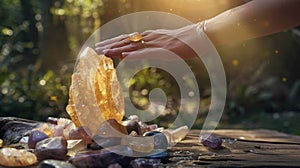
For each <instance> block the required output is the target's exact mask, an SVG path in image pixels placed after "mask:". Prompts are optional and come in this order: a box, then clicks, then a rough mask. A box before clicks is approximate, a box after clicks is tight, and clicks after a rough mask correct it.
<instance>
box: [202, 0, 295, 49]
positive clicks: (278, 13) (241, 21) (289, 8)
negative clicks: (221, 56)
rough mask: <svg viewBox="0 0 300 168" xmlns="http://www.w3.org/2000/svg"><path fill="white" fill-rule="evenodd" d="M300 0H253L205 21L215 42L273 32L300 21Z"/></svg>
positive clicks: (230, 41) (207, 29)
mask: <svg viewBox="0 0 300 168" xmlns="http://www.w3.org/2000/svg"><path fill="white" fill-rule="evenodd" d="M299 7H300V0H253V1H251V2H249V3H246V4H244V5H241V6H239V7H236V8H233V9H231V10H228V11H226V12H224V13H222V14H220V15H218V16H216V17H214V18H212V19H209V20H207V21H206V25H205V32H206V34H207V35H208V37H209V38H210V39H211V40H212V42H213V43H214V44H215V45H220V44H227V43H232V42H236V41H242V40H247V39H251V38H256V37H262V36H265V35H269V34H273V33H276V32H280V31H283V30H285V29H288V28H291V27H294V26H297V25H299V24H300V8H299Z"/></svg>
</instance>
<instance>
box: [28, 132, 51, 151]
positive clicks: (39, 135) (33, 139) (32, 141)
mask: <svg viewBox="0 0 300 168" xmlns="http://www.w3.org/2000/svg"><path fill="white" fill-rule="evenodd" d="M47 138H49V137H48V135H46V134H45V133H44V132H41V131H39V130H33V131H32V132H31V133H30V135H29V139H28V147H29V148H30V149H35V145H36V144H37V143H38V142H39V141H42V140H44V139H47Z"/></svg>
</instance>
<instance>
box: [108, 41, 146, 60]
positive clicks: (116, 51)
mask: <svg viewBox="0 0 300 168" xmlns="http://www.w3.org/2000/svg"><path fill="white" fill-rule="evenodd" d="M143 48H144V45H143V44H142V43H141V42H138V43H130V44H128V45H125V46H119V47H116V48H111V49H105V50H103V54H104V55H106V56H109V57H123V55H122V53H123V52H131V51H136V50H140V49H143Z"/></svg>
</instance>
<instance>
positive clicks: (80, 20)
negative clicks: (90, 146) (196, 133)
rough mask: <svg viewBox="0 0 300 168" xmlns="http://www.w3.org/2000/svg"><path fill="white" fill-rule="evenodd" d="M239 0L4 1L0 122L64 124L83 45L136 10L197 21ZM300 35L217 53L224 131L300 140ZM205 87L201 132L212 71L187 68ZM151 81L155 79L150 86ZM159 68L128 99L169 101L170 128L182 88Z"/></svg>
mask: <svg viewBox="0 0 300 168" xmlns="http://www.w3.org/2000/svg"><path fill="white" fill-rule="evenodd" d="M242 3H243V1H239V0H214V1H211V0H42V1H36V0H1V1H0V20H1V22H0V116H18V117H24V118H28V119H35V120H45V119H46V118H47V117H48V116H57V117H58V116H61V117H67V113H66V111H65V107H66V105H67V101H68V89H69V85H70V77H71V74H72V72H73V68H74V64H75V62H76V57H77V54H78V52H79V50H80V48H81V46H82V44H83V43H84V42H85V40H87V38H88V37H89V36H90V35H91V34H92V33H93V32H94V31H95V30H96V29H97V28H99V27H100V26H101V25H103V24H105V23H107V22H109V21H110V20H112V19H114V18H117V17H119V16H122V15H124V14H128V13H131V12H136V11H144V10H155V11H164V12H169V13H174V14H177V15H179V16H182V17H185V18H187V19H188V20H191V21H192V22H195V23H196V22H198V21H201V20H203V19H207V18H210V17H212V16H215V15H216V14H218V13H220V12H222V11H224V10H226V9H229V8H232V7H234V6H238V5H240V4H242ZM299 46H300V29H299V28H294V29H291V30H286V31H284V32H281V33H277V34H275V35H272V36H268V37H264V38H260V39H255V40H248V41H244V42H240V43H235V44H230V45H224V46H219V47H218V48H217V49H218V51H219V54H220V56H221V58H222V61H223V64H224V67H225V71H226V75H227V83H228V95H227V102H226V107H225V111H224V114H223V117H222V119H221V122H220V124H219V127H220V128H243V129H254V128H267V129H276V130H279V131H283V132H287V133H293V134H299V135H300V125H299V123H298V121H299V120H300V102H299V100H300V78H299V75H300V74H299V71H300V66H299V63H300V47H299ZM187 62H188V63H189V65H190V66H191V68H192V70H193V71H194V73H195V74H196V76H197V80H198V82H199V85H200V91H201V93H200V95H201V107H200V112H201V113H199V118H198V120H197V121H196V123H195V126H194V127H195V128H201V124H202V123H203V121H204V119H205V114H206V113H205V112H207V111H208V107H209V105H210V89H209V87H210V86H209V79H208V76H207V72H206V70H205V68H204V67H203V65H202V63H201V61H200V60H190V61H187ZM149 76H150V77H151V78H150V79H151V80H146V79H147V78H149ZM173 80H174V79H173V78H172V77H171V76H169V75H168V73H166V72H164V71H162V70H159V69H153V68H152V69H147V70H143V71H141V72H140V73H138V74H137V75H135V79H134V82H132V84H131V87H130V90H131V93H130V95H131V96H132V100H133V102H134V103H135V104H136V105H137V106H139V107H141V108H143V107H146V106H147V103H148V99H147V96H148V93H149V90H151V89H152V88H156V87H160V88H163V89H164V90H165V91H166V93H167V96H168V102H169V103H168V105H167V107H168V108H167V112H166V115H165V117H161V118H160V119H159V120H158V121H157V122H159V123H160V124H161V125H167V124H168V123H167V121H170V118H172V116H175V115H176V110H178V106H179V104H178V102H179V100H180V97H179V96H178V91H177V87H178V86H177V85H174V84H173V83H174V81H173Z"/></svg>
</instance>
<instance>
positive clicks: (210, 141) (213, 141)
mask: <svg viewBox="0 0 300 168" xmlns="http://www.w3.org/2000/svg"><path fill="white" fill-rule="evenodd" d="M199 140H200V142H201V144H202V145H204V146H206V147H209V148H212V149H218V148H220V147H221V145H222V139H221V138H220V137H218V136H215V135H202V136H200V137H199Z"/></svg>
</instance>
